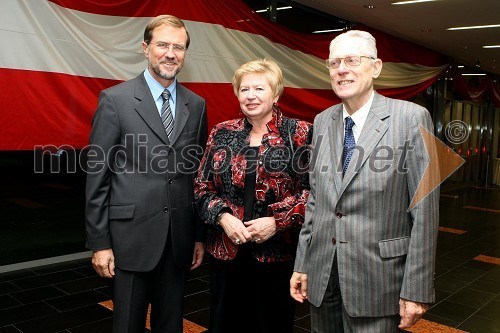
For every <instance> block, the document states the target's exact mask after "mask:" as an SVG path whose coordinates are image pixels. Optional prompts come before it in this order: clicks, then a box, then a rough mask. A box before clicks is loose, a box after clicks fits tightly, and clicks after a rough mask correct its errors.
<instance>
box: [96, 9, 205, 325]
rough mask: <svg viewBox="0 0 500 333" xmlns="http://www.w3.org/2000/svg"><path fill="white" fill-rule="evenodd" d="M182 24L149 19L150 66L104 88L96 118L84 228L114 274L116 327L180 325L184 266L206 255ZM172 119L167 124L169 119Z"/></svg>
mask: <svg viewBox="0 0 500 333" xmlns="http://www.w3.org/2000/svg"><path fill="white" fill-rule="evenodd" d="M189 41H190V39H189V33H188V31H187V29H186V27H185V26H184V23H183V22H182V21H181V20H179V19H178V18H176V17H174V16H170V15H162V16H158V17H156V18H153V19H152V20H151V21H150V23H149V24H148V26H147V27H146V29H145V32H144V42H143V43H142V47H143V51H144V54H145V56H146V58H147V61H148V68H147V69H146V70H145V71H144V72H143V73H141V74H140V75H139V76H137V77H136V78H134V79H132V80H129V81H127V82H124V83H121V84H119V85H117V86H114V87H111V88H109V89H106V90H104V91H102V92H101V94H100V96H99V103H98V107H97V111H96V113H95V115H94V118H93V122H92V131H91V134H90V145H89V147H90V148H89V153H88V166H89V167H91V168H88V176H87V186H86V227H87V236H88V245H89V248H90V249H91V250H92V251H93V255H92V264H93V266H94V268H95V270H96V271H97V273H98V274H99V275H100V276H103V277H107V278H113V277H114V290H113V302H114V320H113V332H115V333H117V332H141V333H142V332H144V328H145V322H146V314H147V309H148V304H149V303H151V328H152V331H153V332H168V333H174V332H182V305H183V293H184V284H185V277H186V273H187V271H188V268H189V267H191V269H193V268H196V267H198V266H199V265H200V264H201V261H202V258H203V253H204V249H203V243H202V240H203V232H202V225H201V223H200V221H199V219H197V218H196V216H195V215H194V211H193V209H192V202H193V178H194V175H195V172H196V170H197V169H198V164H199V160H200V157H201V156H202V154H203V150H204V146H205V144H206V139H207V115H206V108H205V100H204V99H203V98H201V97H200V96H198V95H196V94H194V93H193V92H191V91H190V90H188V89H186V88H185V87H183V86H182V85H180V84H179V83H178V82H177V80H176V75H177V74H178V73H179V71H180V70H181V68H182V66H183V64H184V58H185V55H186V51H187V49H188V47H189ZM172 122H173V126H172Z"/></svg>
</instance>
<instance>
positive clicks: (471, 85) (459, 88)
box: [450, 66, 500, 107]
mask: <svg viewBox="0 0 500 333" xmlns="http://www.w3.org/2000/svg"><path fill="white" fill-rule="evenodd" d="M450 73H451V77H452V78H453V83H452V84H453V91H454V92H455V94H456V95H457V97H458V98H459V99H462V100H466V101H474V102H480V101H482V100H483V99H484V98H485V97H486V96H488V97H490V98H491V102H492V103H493V104H494V105H495V106H496V107H500V86H499V85H498V83H495V82H493V79H492V78H491V77H490V76H489V75H486V76H473V77H470V78H469V79H466V78H465V77H464V76H463V75H462V73H460V71H459V70H458V68H457V67H456V66H452V67H451V68H450Z"/></svg>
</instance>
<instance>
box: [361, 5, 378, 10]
mask: <svg viewBox="0 0 500 333" xmlns="http://www.w3.org/2000/svg"><path fill="white" fill-rule="evenodd" d="M363 7H365V8H368V9H374V8H375V7H376V6H375V5H364V6H363Z"/></svg>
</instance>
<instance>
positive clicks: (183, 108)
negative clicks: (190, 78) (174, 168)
mask: <svg viewBox="0 0 500 333" xmlns="http://www.w3.org/2000/svg"><path fill="white" fill-rule="evenodd" d="M176 90H177V101H176V106H175V118H174V130H173V131H172V135H171V136H170V142H171V144H172V145H173V144H174V143H175V141H177V139H178V138H179V135H181V133H182V130H183V129H184V126H185V125H186V122H187V120H188V118H189V109H188V108H187V106H188V104H189V101H188V99H187V97H186V96H185V94H184V87H183V86H181V85H180V84H177V88H176Z"/></svg>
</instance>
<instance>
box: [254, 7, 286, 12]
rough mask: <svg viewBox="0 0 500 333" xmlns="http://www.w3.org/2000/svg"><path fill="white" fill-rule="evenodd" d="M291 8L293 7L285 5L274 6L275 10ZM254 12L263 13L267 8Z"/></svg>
mask: <svg viewBox="0 0 500 333" xmlns="http://www.w3.org/2000/svg"><path fill="white" fill-rule="evenodd" d="M292 8H293V7H292V6H285V7H278V8H276V10H283V9H292ZM255 12H256V13H265V12H267V8H266V9H259V10H256V11H255Z"/></svg>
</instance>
